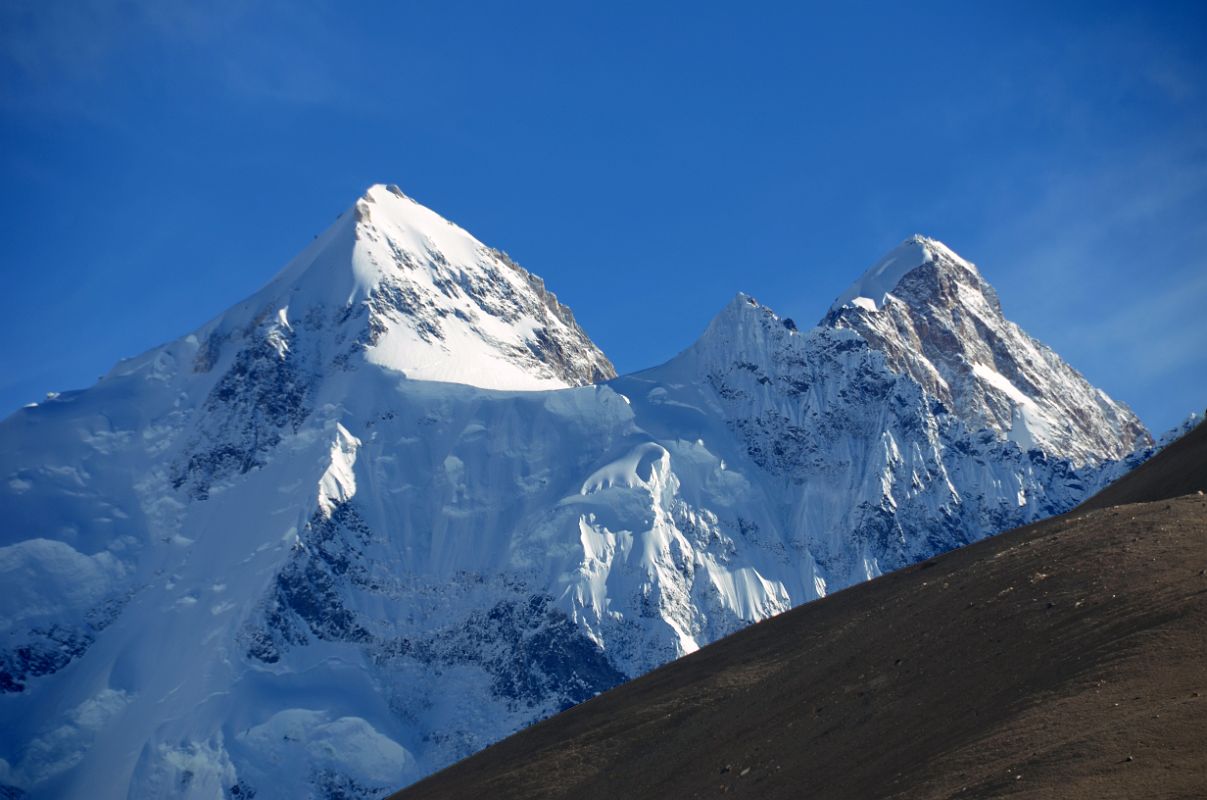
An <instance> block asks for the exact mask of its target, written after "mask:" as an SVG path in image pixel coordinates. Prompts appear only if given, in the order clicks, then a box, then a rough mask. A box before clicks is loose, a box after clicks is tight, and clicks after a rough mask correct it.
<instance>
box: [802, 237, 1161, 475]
mask: <svg viewBox="0 0 1207 800" xmlns="http://www.w3.org/2000/svg"><path fill="white" fill-rule="evenodd" d="M822 325H825V326H830V327H836V328H849V329H851V330H855V331H858V332H859V334H860V335H861V336H863V337H864V338H865V339H866V340H867V341H868V342H869V343H870V344H871V345H872V347H873V348H875V349H876V350H879V351H880V352H882V353H884V355H885V358H886V359H887V362H888V364H889V366H890V367H892V369H894V370H895V371H897V372H901V373H904V374H906V375H909V376H910V377H911V378H913V379H914V380H915V381H917V382H918V384H919V385H921V386H922V387H923V388H924V389H925V390H926V391H927V392H928V393H929V394H930V395H932V396H933V397H936V398H938V399H939V400H940V401H942V402H943V403H944V404H945V405H946V406H947V407H948V408H949V409H950V410H951V411H952V412H953V413H955V414H956V415H958V416H959V417H960V418H961V419H963V420H964V421H965V423H967V424H968V425H969V427H972V428H979V427H984V428H988V429H990V430H993V431H996V432H998V433H1000V434H1002V435H1004V436H1006V437H1008V438H1010V439H1012V440H1014V441H1016V442H1018V443H1019V445H1020V446H1022V447H1023V448H1029V447H1037V448H1039V449H1041V450H1043V451H1044V452H1046V453H1048V454H1049V455H1056V456H1060V457H1064V458H1069V459H1071V460H1072V461H1073V462H1074V463H1077V464H1084V463H1097V462H1101V461H1104V460H1118V459H1121V458H1124V457H1125V456H1127V455H1128V454H1129V453H1131V452H1132V451H1134V450H1136V449H1137V448H1140V447H1144V446H1146V445H1149V444H1151V443H1152V439H1151V437H1150V436H1149V434H1148V431H1147V430H1146V429H1145V428H1144V425H1143V424H1142V423H1141V422H1140V421H1139V420H1138V419H1137V418H1136V416H1135V414H1133V413H1132V412H1131V410H1130V409H1129V408H1127V406H1125V405H1123V404H1121V403H1116V402H1115V401H1113V400H1111V398H1109V397H1107V395H1106V394H1105V393H1104V392H1103V391H1102V390H1100V389H1096V388H1094V387H1093V386H1091V385H1090V384H1089V382H1088V381H1086V379H1085V378H1083V377H1082V376H1081V374H1080V373H1078V372H1077V371H1076V370H1074V369H1073V368H1072V367H1070V366H1069V365H1068V364H1066V363H1065V362H1064V361H1063V360H1062V359H1061V358H1060V356H1058V355H1056V353H1054V352H1052V350H1050V349H1049V348H1048V347H1046V346H1044V345H1043V344H1040V343H1039V342H1037V341H1036V340H1035V339H1033V338H1031V337H1030V336H1028V335H1027V334H1026V333H1025V332H1024V331H1023V330H1022V329H1020V328H1019V327H1018V326H1017V325H1015V324H1014V323H1013V322H1010V321H1009V320H1007V319H1006V318H1005V317H1004V316H1003V315H1002V308H1001V304H1000V303H999V302H998V298H997V293H996V292H994V291H993V287H991V286H990V285H989V284H988V283H986V282H985V280H984V279H983V278H982V277H981V274H980V272H978V271H977V268H976V267H975V266H974V265H973V264H972V263H971V262H969V261H965V260H964V259H962V258H960V257H959V256H957V255H956V254H955V253H953V252H952V251H951V250H949V249H948V248H947V247H946V246H944V245H943V244H942V243H940V242H936V241H935V240H933V239H927V238H925V237H922V236H915V237H913V238H911V239H909V240H907V241H906V242H905V243H903V244H902V245H901V246H900V247H898V248H897V249H896V250H894V251H892V252H891V253H889V255H888V256H886V257H885V258H884V259H883V260H882V261H880V262H879V263H878V264H877V265H876V266H874V267H872V269H871V270H869V271H868V272H867V273H865V275H864V276H863V277H862V278H860V279H859V280H858V281H856V282H855V283H854V284H853V285H852V286H851V288H850V289H848V290H847V291H846V292H845V293H844V294H843V295H842V296H841V297H839V299H838V300H837V301H836V302H835V304H834V305H833V306H832V307H831V309H830V311H829V312H828V313H827V315H826V317H825V318H824V319H823V320H822Z"/></svg>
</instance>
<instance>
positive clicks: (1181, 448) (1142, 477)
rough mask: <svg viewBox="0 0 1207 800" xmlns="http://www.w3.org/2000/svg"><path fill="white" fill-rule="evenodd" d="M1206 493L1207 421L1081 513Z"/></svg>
mask: <svg viewBox="0 0 1207 800" xmlns="http://www.w3.org/2000/svg"><path fill="white" fill-rule="evenodd" d="M1199 490H1204V491H1207V422H1200V423H1199V424H1198V426H1196V427H1195V428H1193V429H1191V430H1190V431H1189V432H1188V433H1187V434H1186V435H1185V436H1183V437H1182V438H1181V439H1178V440H1177V441H1176V442H1172V443H1171V444H1170V445H1169V447H1166V448H1165V449H1164V450H1162V451H1161V452H1160V453H1159V454H1158V455H1157V457H1156V458H1153V459H1151V460H1149V461H1147V462H1145V463H1144V464H1141V465H1140V466H1138V467H1136V468H1135V469H1134V470H1132V471H1131V472H1129V473H1127V474H1126V475H1124V476H1123V477H1122V478H1120V479H1119V480H1117V481H1115V482H1114V483H1112V484H1111V485H1110V486H1108V487H1106V488H1105V489H1103V490H1102V491H1101V492H1099V493H1098V494H1096V495H1094V496H1093V497H1091V498H1090V499H1089V500H1086V501H1085V502H1084V503H1082V504H1081V506H1080V508H1078V509H1077V510H1078V511H1088V510H1090V509H1094V508H1109V507H1110V506H1120V505H1123V504H1124V503H1148V502H1152V501H1154V500H1167V499H1169V498H1170V497H1180V496H1182V495H1185V494H1191V493H1192V492H1196V491H1199Z"/></svg>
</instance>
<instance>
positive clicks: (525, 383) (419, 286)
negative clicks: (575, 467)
mask: <svg viewBox="0 0 1207 800" xmlns="http://www.w3.org/2000/svg"><path fill="white" fill-rule="evenodd" d="M299 329H300V330H301V331H305V332H307V333H315V332H318V331H322V334H321V336H306V335H305V334H302V336H303V337H304V338H308V339H321V344H323V345H326V346H328V347H329V348H330V350H331V352H324V353H321V354H320V355H321V356H322V357H324V358H325V359H326V360H325V361H323V362H320V363H314V364H309V365H307V366H308V367H309V368H311V369H312V370H314V371H316V372H318V373H322V372H326V371H329V370H331V369H340V368H345V367H346V366H347V364H348V362H349V359H351V358H352V357H353V356H354V355H362V354H363V355H364V357H365V359H366V360H368V361H370V362H372V363H375V364H380V365H381V366H384V367H388V368H390V369H393V370H397V371H399V372H402V373H403V374H404V375H406V376H407V377H409V378H412V379H416V380H434V381H448V382H452V383H466V384H469V385H471V386H481V387H485V388H490V389H557V388H564V387H566V386H582V385H584V384H588V383H595V382H598V381H601V380H605V379H607V378H610V377H612V376H614V375H615V374H616V372H615V370H614V369H613V368H612V365H611V363H610V362H609V361H608V360H607V358H606V357H605V356H604V355H603V353H601V352H600V351H599V348H597V347H596V346H595V344H594V343H593V342H592V341H591V340H590V339H589V338H587V335H586V334H585V333H583V331H582V329H581V328H579V327H578V325H577V323H576V322H575V321H574V315H573V314H572V313H571V311H570V309H568V308H566V307H565V306H563V305H562V304H561V303H559V302H558V301H557V297H556V296H555V295H553V294H552V293H551V292H549V291H547V290H546V289H545V285H544V282H543V281H542V280H541V279H540V278H538V277H536V276H535V275H532V274H530V273H529V272H527V271H526V270H524V269H523V268H521V267H520V266H519V265H517V264H515V263H514V262H512V261H511V259H510V258H508V257H507V255H506V254H505V253H502V252H500V251H498V250H494V249H492V248H489V247H487V246H486V245H484V244H482V243H481V242H479V241H478V240H477V239H475V238H474V237H473V236H471V235H470V234H469V233H467V232H466V231H464V230H463V229H461V228H459V227H458V226H456V225H454V224H453V223H451V222H449V221H448V220H446V219H444V218H443V217H441V216H440V215H438V214H436V213H435V212H433V211H431V210H430V209H428V208H425V207H424V206H422V205H420V204H419V203H416V202H415V201H414V200H412V199H411V198H409V197H407V196H406V195H404V194H403V193H402V192H401V191H400V190H399V189H398V187H396V186H388V187H387V186H382V185H376V186H373V187H370V189H369V190H368V191H367V192H365V194H364V196H362V197H361V198H360V199H359V200H357V201H356V204H355V205H354V206H353V207H352V208H351V209H349V210H348V211H347V212H345V213H344V214H342V215H341V216H340V218H339V219H338V220H337V221H336V223H335V224H334V225H332V226H331V228H329V229H328V230H327V231H326V232H324V233H323V234H322V235H320V236H319V237H317V238H316V239H315V241H314V242H313V243H312V244H311V246H310V247H308V248H307V249H306V250H305V251H304V252H303V253H302V254H301V255H299V256H298V257H297V258H296V259H294V260H293V261H292V262H291V263H290V264H289V265H287V266H286V267H285V269H283V270H282V271H281V272H280V274H278V275H277V276H276V278H274V279H273V281H272V282H271V283H270V284H269V285H268V286H267V287H265V288H264V289H263V290H262V291H260V292H259V293H257V294H256V295H255V296H253V297H251V298H249V299H248V300H246V301H244V302H243V303H240V304H239V305H238V306H236V307H235V308H233V309H231V310H230V311H228V312H226V313H225V314H223V315H222V316H221V317H220V318H218V319H217V320H215V321H214V322H212V323H210V324H209V325H207V326H206V327H205V328H203V329H202V330H201V331H198V332H197V334H195V335H196V336H197V337H198V338H199V339H200V340H201V347H200V350H199V352H198V356H197V361H196V363H195V365H194V366H195V368H196V369H197V370H199V371H205V370H208V369H209V368H211V366H212V362H213V361H214V360H216V359H217V358H219V357H220V354H221V353H222V352H223V351H224V350H225V349H228V344H227V342H228V341H229V340H230V339H232V338H235V339H238V338H241V337H243V338H245V337H247V336H248V335H249V334H250V333H252V332H256V331H258V332H261V333H262V334H263V338H264V339H265V340H266V344H267V345H268V346H271V347H273V348H276V349H278V350H281V349H285V348H288V347H289V346H290V342H291V340H292V339H293V338H294V337H295V336H297V335H298V331H299Z"/></svg>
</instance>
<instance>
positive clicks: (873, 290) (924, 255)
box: [830, 234, 996, 312]
mask: <svg viewBox="0 0 1207 800" xmlns="http://www.w3.org/2000/svg"><path fill="white" fill-rule="evenodd" d="M927 265H930V266H932V267H934V269H933V270H932V272H931V275H932V276H935V275H944V276H946V277H948V278H950V279H953V280H955V281H957V282H962V283H967V284H969V285H970V286H974V287H977V288H980V287H981V286H982V285H983V286H987V284H985V283H984V280H983V279H982V278H981V274H980V272H978V271H977V268H976V265H974V264H973V263H972V262H971V261H967V260H965V259H963V258H961V257H960V256H959V255H957V254H956V253H955V251H953V250H952V249H951V248H950V247H948V246H947V245H945V244H943V243H942V242H940V241H939V240H938V239H932V238H930V237H927V236H922V235H921V234H914V235H913V236H911V237H909V238H908V239H906V240H905V241H904V242H902V243H901V244H900V245H898V246H897V247H895V248H893V250H891V251H890V252H889V253H888V254H886V255H885V256H884V258H882V259H880V260H879V261H877V262H876V263H875V264H874V265H873V266H872V267H871V268H870V269H868V270H867V271H866V272H864V273H863V275H861V276H860V277H859V279H858V280H856V281H855V282H854V283H852V284H851V285H850V286H849V287H848V288H847V290H846V291H845V292H843V293H842V294H841V295H839V296H838V299H836V300H835V301H834V303H833V305H831V306H830V311H831V312H834V311H837V310H838V309H840V308H842V307H843V306H847V305H854V306H858V307H860V308H863V309H865V310H868V311H877V310H879V309H880V308H882V307H883V306H884V303H885V302H886V301H887V299H888V296H890V295H894V294H895V290H896V289H897V287H898V285H899V284H900V283H901V282H902V280H903V279H904V278H905V277H906V276H907V275H910V273H912V272H914V271H915V270H917V269H918V268H919V267H923V266H927ZM931 285H932V286H936V284H935V283H934V282H933V281H932V283H931ZM993 302H996V297H994V299H993Z"/></svg>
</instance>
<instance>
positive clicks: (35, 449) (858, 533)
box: [0, 186, 1193, 800]
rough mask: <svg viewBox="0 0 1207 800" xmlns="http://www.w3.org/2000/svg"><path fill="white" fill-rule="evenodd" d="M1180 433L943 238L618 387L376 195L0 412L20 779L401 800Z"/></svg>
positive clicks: (1032, 514) (7, 618)
mask: <svg viewBox="0 0 1207 800" xmlns="http://www.w3.org/2000/svg"><path fill="white" fill-rule="evenodd" d="M1192 422H1193V420H1192ZM1189 424H1190V423H1188V425H1189ZM1175 437H1176V432H1175V433H1174V434H1171V435H1170V436H1168V437H1166V438H1164V439H1162V440H1161V442H1157V443H1154V442H1153V440H1152V438H1151V437H1150V435H1149V433H1148V431H1147V430H1145V428H1144V426H1143V425H1142V424H1141V423H1140V422H1139V420H1137V419H1136V417H1135V415H1134V414H1132V413H1131V411H1129V410H1128V409H1127V407H1126V406H1124V405H1122V404H1120V403H1117V402H1115V401H1113V400H1111V399H1110V398H1108V397H1107V396H1106V395H1105V394H1104V393H1103V392H1101V391H1100V390H1098V389H1096V388H1094V387H1093V386H1091V385H1090V384H1089V383H1088V382H1087V381H1086V380H1085V379H1084V378H1083V377H1082V376H1081V375H1080V374H1079V373H1077V372H1076V371H1075V370H1074V369H1073V368H1072V367H1070V366H1069V365H1067V364H1066V363H1065V362H1064V361H1063V360H1061V359H1060V357H1059V356H1057V355H1056V354H1055V353H1054V352H1052V351H1051V350H1050V349H1048V348H1047V347H1045V346H1044V345H1042V344H1040V343H1039V342H1037V341H1035V340H1034V339H1033V338H1031V337H1030V336H1028V335H1027V334H1026V333H1025V332H1023V331H1022V330H1021V329H1019V328H1018V327H1017V326H1016V325H1014V324H1013V323H1011V322H1009V321H1008V320H1007V319H1006V317H1005V316H1003V313H1002V309H1001V307H1000V304H999V302H998V300H997V297H996V295H995V293H994V292H993V290H992V288H991V287H990V286H989V284H988V283H987V282H986V281H985V280H984V279H983V278H982V277H981V274H980V272H979V271H978V270H977V268H976V267H974V266H973V265H972V264H971V263H970V262H968V261H966V260H964V259H962V258H961V257H960V256H958V255H956V254H955V253H953V252H952V251H951V250H949V249H948V248H946V247H945V246H943V245H942V244H940V243H939V242H936V241H934V240H931V239H925V238H922V237H915V238H913V239H910V240H909V241H907V242H906V243H904V244H903V245H902V246H901V247H899V248H897V249H895V250H894V251H893V252H892V253H890V254H889V255H888V256H887V257H886V258H885V259H884V260H883V261H881V262H880V263H878V264H877V265H875V266H874V267H873V268H872V269H871V270H869V272H868V273H866V274H865V275H864V276H863V277H861V278H860V279H859V280H858V281H856V282H855V283H854V284H853V285H852V287H851V289H850V290H848V291H847V292H846V293H844V294H843V295H842V296H841V297H839V298H838V300H837V301H836V302H835V303H834V305H833V306H832V307H831V308H830V309H829V311H828V312H827V313H826V314H825V316H824V318H823V319H822V320H821V322H820V324H818V325H817V326H815V327H813V328H810V329H798V328H797V326H796V325H794V324H792V323H791V322H790V321H788V320H785V319H782V318H780V317H779V316H778V315H777V314H776V313H775V312H774V311H772V310H771V309H770V308H768V307H766V306H765V305H762V304H760V303H759V302H757V301H755V300H754V299H753V298H750V297H748V296H745V295H738V296H737V297H735V299H734V300H733V301H732V302H731V303H730V304H729V305H728V306H727V307H725V308H724V309H722V310H721V311H720V312H719V313H718V315H717V316H716V318H715V319H714V320H713V321H712V323H711V324H710V325H709V326H708V328H707V330H705V331H704V332H703V334H702V335H701V336H700V338H699V339H698V340H697V341H696V342H695V343H693V344H692V345H691V346H690V347H688V348H687V349H686V350H684V351H683V352H682V353H680V354H679V355H677V356H676V357H675V358H673V359H671V360H670V361H668V362H667V363H665V364H662V365H659V366H654V367H652V368H650V369H646V370H643V371H640V372H636V373H633V374H629V375H623V376H617V375H616V374H615V370H614V369H613V367H612V365H611V363H610V362H609V360H608V359H607V357H606V356H605V355H604V354H603V353H602V352H601V350H600V349H599V348H598V347H597V346H596V345H595V344H594V343H593V342H592V341H591V340H590V338H589V337H588V336H587V334H586V333H585V332H584V331H583V330H582V328H581V327H580V326H579V325H578V324H577V323H576V322H575V319H574V316H573V314H572V313H571V312H570V310H569V309H568V308H566V307H565V306H564V305H562V304H561V303H560V302H559V301H558V300H557V298H556V296H555V295H554V294H553V293H552V292H551V291H549V290H548V289H547V288H546V287H545V285H544V283H543V281H541V279H540V278H538V277H536V276H535V275H532V274H531V273H529V272H527V271H525V270H524V269H522V268H521V267H519V266H518V265H517V264H515V263H514V262H513V261H512V260H511V259H510V258H508V257H507V256H506V255H505V254H503V253H502V252H500V251H498V250H495V249H492V248H490V247H489V246H487V245H485V244H483V243H481V242H480V241H478V240H477V239H475V238H474V237H473V236H472V235H471V234H469V233H468V232H466V231H465V230H463V229H462V228H460V227H458V226H456V225H454V224H452V223H450V222H448V221H447V220H445V219H443V218H442V217H440V216H439V215H438V214H436V213H435V212H433V211H431V210H429V209H427V208H425V207H423V206H422V205H420V204H418V203H416V202H415V201H414V200H411V199H410V198H408V197H406V196H405V195H403V194H402V192H401V191H399V190H398V189H397V188H396V187H387V186H373V187H371V188H370V189H369V190H368V191H367V192H366V193H365V194H364V195H363V196H362V197H361V198H359V199H358V200H357V201H356V202H355V204H354V205H353V207H352V208H351V209H350V210H348V211H347V212H345V213H344V214H343V215H341V216H340V218H339V219H338V220H337V221H336V222H335V223H334V224H333V225H332V226H331V228H329V229H328V230H327V231H325V232H324V233H322V234H321V235H319V236H318V237H317V238H316V239H315V240H314V242H312V243H311V244H310V246H309V247H307V248H306V249H305V250H304V251H303V252H302V253H301V254H300V255H298V256H297V258H295V259H294V260H293V261H292V262H290V263H289V264H288V265H287V266H286V267H285V268H284V269H283V270H282V271H281V272H280V273H279V274H277V275H276V277H275V278H273V279H272V280H271V281H270V282H269V283H268V285H266V286H265V287H264V288H263V289H262V290H260V291H259V292H257V293H256V294H254V295H253V296H252V297H250V298H248V299H247V300H245V301H243V302H241V303H239V304H237V305H236V306H234V307H233V308H231V309H229V310H227V311H225V312H223V313H221V314H220V315H218V316H217V317H215V318H214V319H213V320H211V321H210V322H208V323H207V324H205V325H203V326H202V327H201V328H200V329H198V330H197V331H194V332H193V333H191V334H189V335H186V336H184V337H182V338H180V339H178V340H176V341H173V342H169V343H167V344H164V345H162V346H160V347H157V348H154V349H152V350H150V351H149V352H147V353H145V354H143V355H141V356H138V357H136V358H132V359H129V360H126V361H123V362H121V363H119V364H118V365H117V366H115V367H114V368H113V369H112V370H111V371H110V372H109V373H108V374H107V375H105V377H103V378H102V379H101V380H100V381H99V382H98V383H97V384H95V385H94V386H92V387H90V388H87V389H83V390H80V391H69V392H63V393H61V394H59V395H57V396H55V397H53V398H51V399H49V400H47V401H46V402H44V403H40V404H37V405H33V406H30V407H27V408H24V409H21V410H19V411H18V412H16V413H14V414H13V415H11V416H9V417H8V418H7V419H5V420H3V421H2V422H0V519H2V520H3V524H2V526H0V584H2V585H3V586H4V587H5V590H4V591H3V592H0V606H2V613H0V620H2V622H0V717H2V718H3V720H4V722H5V724H4V725H3V726H0V727H2V729H3V730H2V731H0V794H4V795H5V796H14V797H17V796H27V797H31V798H36V797H67V798H71V797H89V798H97V797H100V798H119V797H120V798H126V797H138V798H141V797H163V796H175V797H190V798H191V797H196V798H202V797H204V798H214V797H225V798H239V799H240V800H244V799H245V798H250V797H253V796H254V797H256V798H259V800H269V799H270V798H286V797H298V796H306V797H341V798H378V797H383V796H384V795H386V794H388V793H389V792H391V791H394V790H397V789H399V788H400V787H402V786H405V785H407V784H410V783H413V782H415V781H417V780H419V779H421V778H423V777H424V776H426V775H429V774H431V773H433V772H434V771H436V770H439V769H441V768H443V767H445V766H447V765H449V764H451V763H453V762H454V761H457V760H459V759H462V758H465V757H467V756H469V755H471V754H473V753H475V752H477V751H479V750H482V749H483V748H485V747H486V746H487V745H489V744H491V743H493V742H495V741H498V740H499V739H501V738H503V737H505V736H507V735H508V734H511V733H513V732H515V731H517V730H519V729H521V728H524V727H525V726H528V725H530V724H532V723H534V722H536V721H538V720H541V719H543V718H545V717H548V716H550V715H552V714H555V713H557V712H559V711H561V710H564V709H567V708H569V707H571V706H574V705H576V704H579V703H582V702H584V701H586V700H589V699H591V698H593V697H594V696H595V695H597V694H599V693H601V692H604V691H606V690H608V689H610V688H612V687H614V686H617V685H618V684H621V683H623V682H625V681H628V680H630V679H632V678H636V677H638V676H640V675H642V674H644V673H646V672H649V671H650V670H652V669H654V668H656V667H658V666H660V665H662V664H665V663H667V662H670V661H672V660H675V659H677V658H679V657H681V656H684V655H686V654H689V653H692V652H694V651H696V650H698V649H699V648H701V647H703V646H705V645H707V644H709V643H711V642H714V641H716V640H718V639H720V638H722V637H725V636H727V635H729V634H732V633H734V632H736V631H738V630H740V629H742V628H745V627H747V626H749V625H750V624H752V623H755V622H759V621H761V620H764V619H767V618H769V617H772V616H775V615H778V614H780V613H782V612H784V611H787V610H789V609H791V608H793V607H795V606H798V605H801V604H804V603H808V602H810V601H812V600H816V599H818V598H822V597H825V596H827V595H829V594H831V593H833V592H835V591H837V590H840V589H842V588H844V587H848V586H852V585H854V584H858V583H861V582H863V581H866V580H868V579H870V578H874V577H877V576H879V575H882V574H884V573H887V572H890V571H893V570H897V569H900V568H902V567H906V566H909V565H911V564H914V563H917V562H919V561H924V560H926V559H928V558H931V557H932V556H935V555H937V554H939V553H942V552H945V551H948V550H952V549H954V548H958V547H961V546H963V545H966V544H969V543H972V542H975V541H978V540H980V539H984V538H986V537H989V536H992V535H994V534H996V533H999V532H1001V531H1005V530H1007V529H1010V528H1014V527H1017V526H1019V525H1023V524H1027V523H1030V522H1034V521H1037V520H1040V519H1043V518H1045V517H1049V516H1052V515H1055V514H1060V513H1063V512H1065V511H1068V510H1069V509H1071V508H1073V507H1074V506H1076V505H1077V504H1078V503H1080V502H1082V501H1083V500H1084V499H1086V498H1087V497H1089V496H1090V495H1092V494H1094V493H1095V492H1096V491H1097V490H1098V489H1100V488H1101V487H1102V486H1104V485H1105V484H1106V483H1108V482H1110V481H1112V480H1113V479H1115V478H1117V477H1118V476H1120V475H1122V474H1124V473H1125V472H1127V471H1129V470H1130V469H1132V468H1134V467H1135V466H1136V465H1138V464H1140V463H1142V462H1143V461H1145V460H1147V459H1148V458H1149V457H1150V456H1152V455H1153V454H1154V453H1155V452H1156V451H1157V450H1158V449H1160V448H1161V447H1162V446H1164V445H1165V444H1167V443H1168V442H1169V441H1171V440H1172V439H1173V438H1175Z"/></svg>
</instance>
